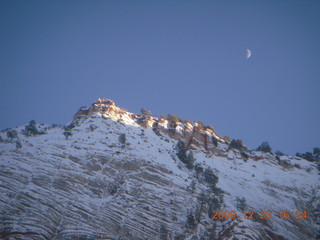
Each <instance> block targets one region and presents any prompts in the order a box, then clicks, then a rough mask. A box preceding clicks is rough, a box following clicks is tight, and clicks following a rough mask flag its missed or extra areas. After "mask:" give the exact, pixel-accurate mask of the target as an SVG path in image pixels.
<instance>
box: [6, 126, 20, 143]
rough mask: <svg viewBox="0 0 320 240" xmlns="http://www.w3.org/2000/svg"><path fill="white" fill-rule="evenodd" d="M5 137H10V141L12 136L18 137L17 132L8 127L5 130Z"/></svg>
mask: <svg viewBox="0 0 320 240" xmlns="http://www.w3.org/2000/svg"><path fill="white" fill-rule="evenodd" d="M7 137H8V138H10V141H12V139H13V138H17V137H18V133H17V131H16V130H14V129H9V130H8V131H7Z"/></svg>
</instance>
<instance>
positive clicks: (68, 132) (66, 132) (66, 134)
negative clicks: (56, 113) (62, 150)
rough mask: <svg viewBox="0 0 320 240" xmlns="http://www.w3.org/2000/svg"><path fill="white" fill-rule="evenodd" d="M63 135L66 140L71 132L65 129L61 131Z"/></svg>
mask: <svg viewBox="0 0 320 240" xmlns="http://www.w3.org/2000/svg"><path fill="white" fill-rule="evenodd" d="M63 135H64V136H65V137H66V140H68V137H71V136H72V132H70V131H65V132H63Z"/></svg>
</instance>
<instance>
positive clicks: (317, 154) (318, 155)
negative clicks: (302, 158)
mask: <svg viewBox="0 0 320 240" xmlns="http://www.w3.org/2000/svg"><path fill="white" fill-rule="evenodd" d="M313 158H314V160H316V161H320V148H319V147H316V148H314V149H313Z"/></svg>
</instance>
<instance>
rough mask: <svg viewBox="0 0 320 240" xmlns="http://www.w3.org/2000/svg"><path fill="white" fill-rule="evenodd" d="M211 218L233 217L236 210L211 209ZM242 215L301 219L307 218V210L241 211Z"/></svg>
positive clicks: (235, 214)
mask: <svg viewBox="0 0 320 240" xmlns="http://www.w3.org/2000/svg"><path fill="white" fill-rule="evenodd" d="M212 213H213V215H212V217H211V218H212V219H235V218H237V217H238V214H237V212H236V211H212ZM242 216H243V218H245V219H257V218H258V219H271V218H272V217H274V216H276V217H278V218H281V219H289V218H295V219H303V218H305V219H306V218H307V211H294V212H290V211H278V212H272V211H259V212H258V213H257V212H254V211H243V212H242Z"/></svg>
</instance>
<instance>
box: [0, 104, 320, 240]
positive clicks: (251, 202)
mask: <svg viewBox="0 0 320 240" xmlns="http://www.w3.org/2000/svg"><path fill="white" fill-rule="evenodd" d="M24 128H25V126H21V127H17V128H16V129H15V130H16V131H17V137H15V138H13V139H11V138H8V136H7V132H8V130H4V131H1V132H0V136H1V139H2V142H0V196H1V198H0V222H1V224H0V239H55V240H60V239H123V240H129V239H130V240H131V239H133V240H135V239H150V240H156V239H172V240H173V239H190V240H191V239H192V240H196V239H199V240H200V239H230V240H231V239H288V240H300V239H308V240H309V239H316V236H317V227H318V225H317V221H318V220H317V218H318V217H319V209H320V208H319V205H320V201H319V196H320V193H319V175H318V173H319V170H318V169H317V168H316V163H315V162H308V161H306V160H304V159H302V158H298V157H291V156H281V157H276V156H274V155H273V154H270V153H263V152H257V151H250V150H247V149H246V148H244V149H245V150H243V149H241V150H238V149H235V148H230V146H229V145H228V143H227V142H225V140H224V139H222V138H221V137H220V136H218V135H217V133H215V132H214V131H213V130H212V129H209V128H205V127H203V126H202V125H201V124H200V123H197V122H190V121H185V122H170V121H168V120H166V119H159V118H157V117H154V116H142V115H139V114H134V113H130V112H128V111H126V110H125V109H122V108H120V107H117V106H116V105H115V103H114V102H113V101H112V100H109V99H98V100H97V101H96V102H95V103H94V104H92V105H91V107H89V108H81V109H80V110H79V111H78V112H77V113H76V114H75V117H74V119H73V122H72V124H70V125H69V126H68V127H67V128H66V129H67V130H65V129H64V128H63V127H60V126H49V125H39V124H37V129H38V130H39V132H41V133H42V134H33V135H31V136H29V137H27V136H25V135H24V134H23V130H24ZM66 131H70V133H71V135H70V136H66V135H65V134H64V133H65V132H66ZM212 137H214V139H216V140H217V142H214V141H213V140H212ZM179 140H182V141H183V143H184V149H182V150H181V149H179V148H178V147H177V146H179V144H178V141H179ZM17 142H18V143H20V145H21V146H20V145H19V144H17ZM182 152H183V153H185V155H183V154H182ZM191 152H192V153H193V158H191V157H189V156H190V153H191ZM184 156H185V157H184ZM214 211H217V212H214ZM218 211H222V212H218ZM268 211H269V212H268ZM285 211H289V212H285ZM288 216H289V217H288ZM214 218H217V219H214ZM286 218H287V219H286ZM318 223H319V222H318Z"/></svg>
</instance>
